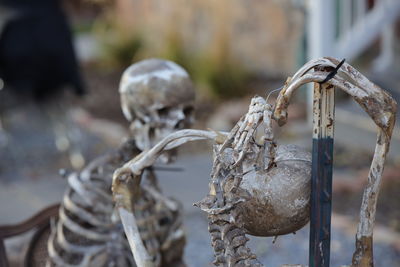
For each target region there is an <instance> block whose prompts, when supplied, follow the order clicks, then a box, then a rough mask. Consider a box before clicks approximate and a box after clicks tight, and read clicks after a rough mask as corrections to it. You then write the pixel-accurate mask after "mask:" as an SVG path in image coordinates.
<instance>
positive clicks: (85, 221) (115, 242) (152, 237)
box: [47, 142, 183, 267]
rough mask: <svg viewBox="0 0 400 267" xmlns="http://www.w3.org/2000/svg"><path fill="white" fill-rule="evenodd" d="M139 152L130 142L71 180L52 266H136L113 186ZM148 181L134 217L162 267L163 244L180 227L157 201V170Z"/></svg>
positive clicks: (55, 230)
mask: <svg viewBox="0 0 400 267" xmlns="http://www.w3.org/2000/svg"><path fill="white" fill-rule="evenodd" d="M139 152H140V151H139V150H138V149H137V148H136V147H135V146H134V144H133V142H127V143H125V144H124V146H123V147H122V148H121V149H119V150H118V151H117V152H116V153H112V154H108V155H106V156H104V157H101V158H98V159H97V160H95V161H93V162H92V163H91V164H89V165H88V166H87V167H86V168H85V169H84V170H83V171H82V172H80V173H73V174H71V175H69V177H68V188H67V190H66V193H65V195H64V198H63V201H62V204H61V207H60V210H59V220H58V221H57V222H55V223H53V225H52V232H51V235H50V238H49V240H48V252H49V256H50V257H49V260H48V262H47V266H74V267H76V266H119V267H122V266H136V264H135V263H134V259H133V256H132V253H131V251H130V248H129V245H128V242H127V240H126V238H125V234H124V231H123V228H122V225H121V223H120V221H119V217H118V215H117V212H116V210H115V208H114V203H113V200H112V194H111V183H112V174H113V172H114V170H115V169H116V168H118V167H120V166H121V165H122V164H123V163H125V162H126V161H127V160H129V159H130V158H132V157H133V156H136V155H137V154H139ZM143 181H144V185H143V187H142V190H141V196H140V197H139V199H138V201H137V202H136V203H135V211H134V214H135V217H136V219H137V221H138V227H139V230H140V233H141V237H142V240H143V243H144V245H145V246H146V248H147V250H148V252H149V254H150V255H151V256H153V257H154V258H155V261H156V262H157V263H159V264H161V261H162V258H161V255H162V251H161V250H162V248H161V245H160V244H161V243H163V242H164V241H165V240H167V239H168V235H169V232H170V231H171V230H174V229H172V228H176V227H175V226H174V225H175V223H174V221H175V222H176V221H177V220H176V219H175V218H174V216H176V214H175V213H174V212H173V211H169V210H168V209H166V208H165V205H164V204H163V203H162V202H160V199H159V198H157V197H156V196H157V194H159V195H161V193H160V189H159V188H158V185H157V180H156V177H155V175H154V173H153V171H152V170H151V169H149V170H146V171H145V173H144V175H143ZM154 192H156V193H154ZM155 194H156V195H155ZM165 218H167V219H165ZM178 221H179V220H178ZM160 222H162V223H160ZM177 228H180V224H179V225H178V227H177ZM180 238H181V239H183V235H182V236H181V237H180Z"/></svg>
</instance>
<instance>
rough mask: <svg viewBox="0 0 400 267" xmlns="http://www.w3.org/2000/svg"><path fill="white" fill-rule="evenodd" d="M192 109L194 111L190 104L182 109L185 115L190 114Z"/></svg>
mask: <svg viewBox="0 0 400 267" xmlns="http://www.w3.org/2000/svg"><path fill="white" fill-rule="evenodd" d="M193 111H194V108H193V107H191V106H188V107H185V108H184V109H183V113H184V114H185V116H189V115H192V114H193Z"/></svg>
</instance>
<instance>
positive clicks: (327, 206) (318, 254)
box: [309, 83, 335, 267]
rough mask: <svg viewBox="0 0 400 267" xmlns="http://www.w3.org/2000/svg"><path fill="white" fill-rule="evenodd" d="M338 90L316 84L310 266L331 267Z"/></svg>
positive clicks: (330, 86) (327, 85)
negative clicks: (335, 110) (333, 171)
mask: <svg viewBox="0 0 400 267" xmlns="http://www.w3.org/2000/svg"><path fill="white" fill-rule="evenodd" d="M334 96H335V91H334V88H333V86H332V85H329V84H327V83H325V84H319V83H315V84H314V96H313V148H312V177H311V219H310V251H309V266H310V267H329V259H330V240H331V213H332V204H331V201H332V159H333V130H334V106H335V99H334Z"/></svg>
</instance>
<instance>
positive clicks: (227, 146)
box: [113, 58, 396, 267]
mask: <svg viewBox="0 0 400 267" xmlns="http://www.w3.org/2000/svg"><path fill="white" fill-rule="evenodd" d="M338 63H339V62H338V61H337V60H335V59H332V58H322V59H318V60H313V61H311V62H309V63H307V64H306V65H305V66H304V67H302V68H301V69H300V70H299V71H298V72H297V73H296V74H295V75H294V76H293V78H289V79H288V80H287V82H286V84H285V86H284V88H283V89H282V90H281V92H280V95H279V97H278V99H277V102H276V105H275V107H274V109H273V108H272V106H270V105H268V104H267V103H266V101H265V100H264V99H263V98H261V97H254V98H253V99H252V102H251V105H250V107H249V111H248V113H247V114H245V116H243V117H242V118H241V119H240V120H239V122H238V123H237V124H236V125H235V127H234V128H233V129H232V131H231V132H230V133H229V134H226V133H217V132H211V131H201V130H182V131H179V132H176V133H173V134H171V135H170V136H167V137H166V138H165V139H163V140H162V141H161V142H160V143H158V144H157V145H155V146H154V147H153V148H152V149H150V150H149V151H146V152H144V153H142V154H141V155H139V156H138V157H136V158H134V159H132V160H131V161H129V162H127V163H126V164H125V165H124V166H123V167H122V168H120V169H117V170H116V171H115V173H114V178H113V195H114V199H115V201H116V204H117V207H118V211H119V213H120V214H121V220H122V223H123V225H124V229H125V231H126V233H127V238H128V240H129V244H130V246H131V250H132V253H133V255H134V257H135V260H136V262H137V263H138V264H139V266H158V264H157V262H155V261H154V260H153V259H152V258H151V256H150V254H149V252H148V251H147V250H146V248H145V246H144V244H143V242H142V241H141V239H140V238H139V236H140V233H139V231H138V227H137V220H136V219H135V216H134V213H133V212H132V205H131V203H134V201H135V198H136V197H137V195H139V194H138V192H139V191H140V187H138V185H139V184H140V181H141V179H142V178H141V177H142V172H143V170H144V169H145V168H146V167H148V166H151V165H152V164H153V163H154V161H155V160H156V159H157V157H158V156H159V155H160V154H162V153H163V152H164V151H168V150H169V149H173V148H175V147H177V146H179V145H181V144H183V143H186V142H188V141H193V140H201V139H212V140H214V141H215V145H214V164H213V169H212V172H211V180H210V183H209V189H210V191H209V194H208V196H207V197H206V198H205V199H203V200H202V201H200V202H198V203H196V205H197V206H198V207H200V208H201V209H202V210H204V211H206V212H207V213H208V219H209V232H210V234H211V239H212V246H213V248H214V252H215V261H214V264H215V265H217V266H261V264H260V263H259V262H258V261H257V258H256V256H255V255H254V254H253V253H252V252H251V251H250V249H249V248H247V247H246V242H247V241H248V238H247V237H246V234H249V235H255V236H278V235H284V234H288V233H291V232H294V231H296V230H298V229H300V228H302V227H303V226H304V225H305V224H306V223H307V222H308V219H309V205H310V204H309V199H310V198H309V196H310V163H311V157H310V155H309V154H308V153H307V152H305V151H303V150H301V149H300V148H298V147H296V146H279V145H276V143H275V141H274V140H273V134H272V127H271V121H272V119H274V120H276V121H277V122H278V124H279V125H280V126H282V125H283V124H284V123H285V122H286V119H287V107H288V105H289V101H290V97H291V95H292V93H293V91H294V90H295V89H296V88H298V87H299V86H301V85H303V84H305V83H307V82H317V83H318V82H327V83H329V84H331V85H333V86H334V87H337V88H340V89H342V90H344V91H346V92H347V93H349V94H350V95H351V96H352V97H353V98H354V99H355V100H356V101H357V102H358V103H359V104H360V105H361V106H362V107H363V108H364V110H365V111H366V112H367V113H368V114H369V115H370V116H371V117H372V118H373V120H374V122H375V123H376V124H377V125H378V126H379V128H380V131H379V134H378V141H377V147H376V150H375V154H374V158H373V161H372V165H371V170H370V174H369V177H368V184H367V187H366V189H365V191H364V196H363V201H362V206H361V212H360V223H359V227H358V230H357V235H356V251H355V252H354V255H353V261H352V266H354V267H355V266H357V267H358V266H362V267H364V266H373V258H372V228H373V224H374V217H375V208H376V200H377V195H378V191H379V183H380V178H381V175H382V171H383V165H384V160H385V155H386V153H387V151H388V148H389V141H390V137H391V134H392V130H393V125H394V118H395V113H396V102H395V101H394V100H393V99H392V98H391V97H390V95H388V94H387V93H386V92H385V91H383V90H382V89H380V88H379V87H377V86H376V85H374V84H372V83H371V82H370V81H368V80H367V79H366V78H365V77H364V76H363V75H361V74H360V73H359V72H358V71H356V70H355V69H354V68H352V67H351V66H350V65H348V64H346V63H345V64H343V66H341V67H340V69H339V70H338V73H337V75H336V76H334V77H333V78H331V79H330V80H328V81H327V79H326V77H327V75H328V74H329V70H330V69H333V68H335V67H336V66H337V65H338ZM260 125H264V127H265V130H264V132H263V133H262V136H261V138H257V136H256V132H257V129H258V128H259V126H260ZM290 266H300V265H290Z"/></svg>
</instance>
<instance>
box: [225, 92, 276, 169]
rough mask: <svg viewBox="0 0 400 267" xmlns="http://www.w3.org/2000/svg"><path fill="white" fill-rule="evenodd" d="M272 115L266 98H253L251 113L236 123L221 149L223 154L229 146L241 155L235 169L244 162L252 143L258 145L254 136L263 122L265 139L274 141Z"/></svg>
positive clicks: (250, 107)
mask: <svg viewBox="0 0 400 267" xmlns="http://www.w3.org/2000/svg"><path fill="white" fill-rule="evenodd" d="M271 113H272V107H271V105H269V104H267V102H266V101H265V99H264V98H262V97H260V96H256V97H253V98H252V100H251V104H250V106H249V111H248V112H247V114H246V115H244V116H243V117H242V118H241V119H240V120H239V121H238V123H236V125H235V126H234V127H233V129H232V131H231V132H230V133H229V136H228V138H227V140H226V141H225V142H224V144H223V145H222V147H221V149H220V153H221V152H222V151H223V150H224V149H226V148H227V147H228V146H231V147H232V149H234V150H235V151H237V152H238V153H239V157H238V159H237V160H236V162H235V164H234V167H235V166H237V165H238V164H239V163H240V162H241V161H242V160H243V158H244V156H245V155H246V153H247V152H248V151H249V148H250V143H251V141H252V140H253V141H254V143H256V141H255V140H254V134H255V131H256V129H257V127H258V126H259V125H260V124H261V122H264V123H265V124H267V127H266V130H267V131H266V132H265V135H264V138H265V139H267V140H268V139H272V133H271V131H270V128H271V127H270V126H271V125H270V124H271V121H270V119H271ZM263 141H264V140H263Z"/></svg>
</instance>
